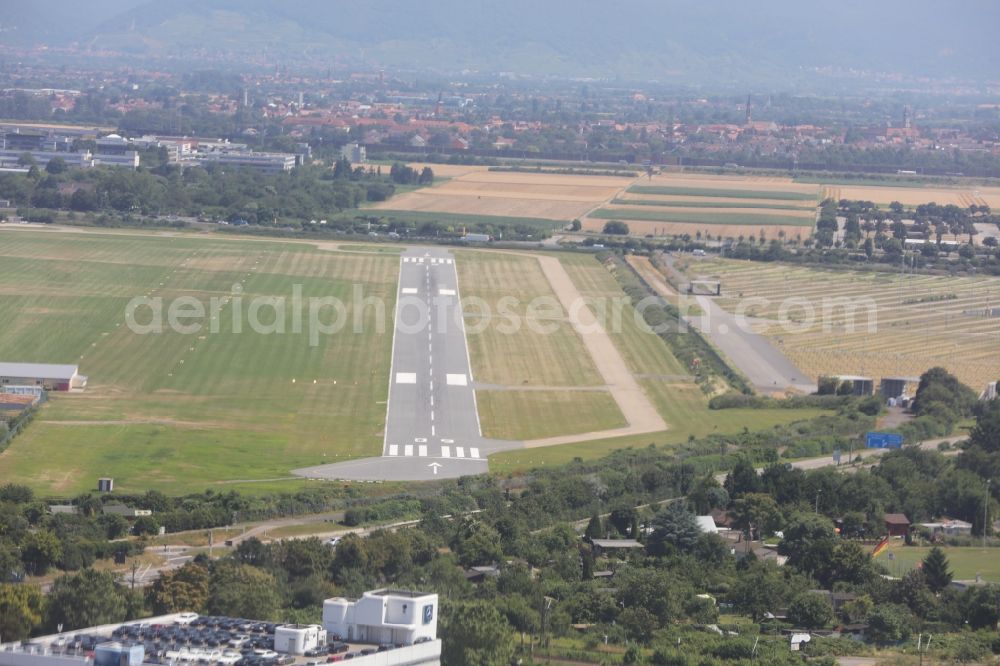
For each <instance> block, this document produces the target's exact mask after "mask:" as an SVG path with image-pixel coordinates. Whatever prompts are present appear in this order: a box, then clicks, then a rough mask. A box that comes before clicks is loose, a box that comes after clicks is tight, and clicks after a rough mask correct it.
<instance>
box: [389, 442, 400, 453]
mask: <svg viewBox="0 0 1000 666" xmlns="http://www.w3.org/2000/svg"><path fill="white" fill-rule="evenodd" d="M398 454H399V446H398V445H396V444H390V445H389V455H390V456H395V455H398Z"/></svg>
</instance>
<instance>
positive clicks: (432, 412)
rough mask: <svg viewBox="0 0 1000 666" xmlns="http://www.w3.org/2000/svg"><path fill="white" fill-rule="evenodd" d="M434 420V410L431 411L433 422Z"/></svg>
mask: <svg viewBox="0 0 1000 666" xmlns="http://www.w3.org/2000/svg"><path fill="white" fill-rule="evenodd" d="M433 420H434V410H433V409H432V410H431V421H433Z"/></svg>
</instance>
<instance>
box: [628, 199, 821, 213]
mask: <svg viewBox="0 0 1000 666" xmlns="http://www.w3.org/2000/svg"><path fill="white" fill-rule="evenodd" d="M611 203H613V204H618V205H622V206H659V207H664V208H764V209H769V210H814V209H815V208H816V207H815V206H807V205H800V206H796V205H794V204H780V203H760V202H756V201H693V200H690V199H677V200H674V201H671V200H669V199H620V198H616V199H612V200H611Z"/></svg>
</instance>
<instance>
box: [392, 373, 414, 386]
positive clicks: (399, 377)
mask: <svg viewBox="0 0 1000 666" xmlns="http://www.w3.org/2000/svg"><path fill="white" fill-rule="evenodd" d="M396 383H397V384H416V383H417V373H415V372H397V373H396Z"/></svg>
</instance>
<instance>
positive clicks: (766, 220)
mask: <svg viewBox="0 0 1000 666" xmlns="http://www.w3.org/2000/svg"><path fill="white" fill-rule="evenodd" d="M589 217H591V218H596V219H599V220H624V221H626V222H627V221H628V220H636V221H639V222H687V223H691V224H710V225H715V224H720V225H726V224H728V225H739V226H747V227H759V226H764V225H766V226H794V227H811V226H812V225H813V224H814V223H815V221H816V215H815V213H814V212H813V211H811V210H807V211H803V212H802V213H801V214H797V215H792V214H788V213H787V212H784V213H761V212H759V211H753V210H752V209H750V210H738V211H734V210H706V209H693V210H688V209H684V208H666V207H663V208H662V209H660V210H656V209H653V207H652V206H649V207H646V208H644V207H642V206H634V207H627V206H618V207H613V208H612V207H608V208H599V209H597V210H595V211H593V212H591V213H590V214H589Z"/></svg>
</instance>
